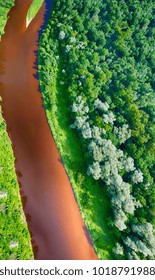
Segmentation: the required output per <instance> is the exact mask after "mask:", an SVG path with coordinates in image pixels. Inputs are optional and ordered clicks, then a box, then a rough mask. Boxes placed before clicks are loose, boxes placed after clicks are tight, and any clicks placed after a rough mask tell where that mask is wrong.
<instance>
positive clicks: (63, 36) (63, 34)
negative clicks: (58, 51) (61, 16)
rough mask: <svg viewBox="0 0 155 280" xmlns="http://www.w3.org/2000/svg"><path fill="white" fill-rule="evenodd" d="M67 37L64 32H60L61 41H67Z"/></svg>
mask: <svg viewBox="0 0 155 280" xmlns="http://www.w3.org/2000/svg"><path fill="white" fill-rule="evenodd" d="M65 36H66V34H65V32H64V31H60V32H59V39H60V40H63V39H65Z"/></svg>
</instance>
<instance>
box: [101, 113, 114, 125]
mask: <svg viewBox="0 0 155 280" xmlns="http://www.w3.org/2000/svg"><path fill="white" fill-rule="evenodd" d="M115 120H116V118H115V116H114V114H113V113H112V112H108V113H107V114H103V121H104V123H106V124H113V123H114V121H115Z"/></svg>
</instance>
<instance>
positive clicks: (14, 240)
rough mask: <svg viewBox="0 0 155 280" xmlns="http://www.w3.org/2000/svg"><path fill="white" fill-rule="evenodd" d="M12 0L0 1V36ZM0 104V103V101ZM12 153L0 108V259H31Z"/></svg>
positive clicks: (28, 237) (28, 235)
mask: <svg viewBox="0 0 155 280" xmlns="http://www.w3.org/2000/svg"><path fill="white" fill-rule="evenodd" d="M13 4H14V1H7V2H6V1H3V3H2V1H1V2H0V35H2V34H3V30H4V26H5V24H6V21H7V13H8V11H9V9H10V8H11V7H12V6H13ZM0 106H1V104H0ZM14 160H15V159H14V155H13V152H12V147H11V142H10V139H9V137H8V134H7V132H6V125H5V122H4V120H3V118H2V115H1V110H0V260H18V259H19V260H29V259H32V258H33V253H32V249H31V244H30V234H29V231H28V228H27V224H26V220H25V216H24V213H23V209H22V204H21V200H20V194H19V185H18V183H17V178H16V174H15V168H14Z"/></svg>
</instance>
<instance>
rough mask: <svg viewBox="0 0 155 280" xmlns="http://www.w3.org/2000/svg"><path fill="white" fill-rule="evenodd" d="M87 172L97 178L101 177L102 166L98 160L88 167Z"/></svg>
mask: <svg viewBox="0 0 155 280" xmlns="http://www.w3.org/2000/svg"><path fill="white" fill-rule="evenodd" d="M87 174H88V175H89V176H90V175H91V176H93V178H94V179H95V180H98V179H99V178H100V177H101V168H100V165H99V163H98V162H94V163H93V164H92V165H90V166H89V167H88V170H87Z"/></svg>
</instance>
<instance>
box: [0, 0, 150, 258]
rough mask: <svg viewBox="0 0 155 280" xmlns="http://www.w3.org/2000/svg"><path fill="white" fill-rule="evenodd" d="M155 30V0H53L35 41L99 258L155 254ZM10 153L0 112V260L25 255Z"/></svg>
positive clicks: (44, 88)
mask: <svg viewBox="0 0 155 280" xmlns="http://www.w3.org/2000/svg"><path fill="white" fill-rule="evenodd" d="M42 2H43V1H42V0H40V1H35V0H34V2H33V4H34V5H32V6H31V7H30V9H29V11H28V14H27V23H29V22H30V21H31V20H32V19H33V17H35V15H36V13H37V11H38V10H39V8H40V6H41V4H42ZM13 4H14V1H13V0H5V1H1V2H0V10H1V11H2V12H1V14H0V37H1V36H2V35H3V34H4V27H5V24H6V22H7V13H8V11H9V9H10V8H11V7H12V6H13ZM154 36H155V2H154V0H150V1H147V0H142V1H140V0H136V1H134V0H120V1H117V0H105V1H102V0H95V1H92V0H87V1H86V0H80V1H79V0H68V1H65V0H55V1H54V4H53V6H52V10H51V15H50V19H49V21H48V24H47V25H46V26H44V30H43V32H42V36H41V40H40V42H39V54H38V61H37V62H38V72H39V73H38V77H39V82H40V90H41V93H42V97H43V106H44V109H45V111H46V116H47V120H48V123H49V126H50V129H51V132H52V135H53V136H54V139H55V142H56V145H57V147H58V150H59V152H60V155H61V158H62V162H63V164H64V167H65V170H66V172H67V174H68V176H69V179H70V182H71V185H72V188H73V190H74V193H75V196H76V199H77V202H78V206H79V208H80V212H81V215H82V218H83V220H84V222H85V224H86V226H87V228H88V231H89V233H90V236H91V239H92V242H93V246H94V248H95V251H96V252H97V255H98V258H99V259H101V260H102V259H107V260H109V259H113V260H114V259H118V260H151V259H155V233H154V227H155V206H154V205H155V158H154V153H155V94H154V91H155V48H154ZM14 161H15V158H14V155H13V152H12V145H11V141H10V140H9V137H8V134H7V128H6V124H5V122H4V120H3V117H2V113H0V175H1V177H0V220H1V226H0V233H1V234H0V241H1V242H0V244H1V245H0V259H22V260H27V259H33V253H32V248H31V245H30V233H29V231H28V227H27V223H26V220H25V215H24V212H23V208H22V203H21V200H20V195H19V185H18V182H17V178H16V173H15V168H14ZM17 228H18V231H17Z"/></svg>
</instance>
